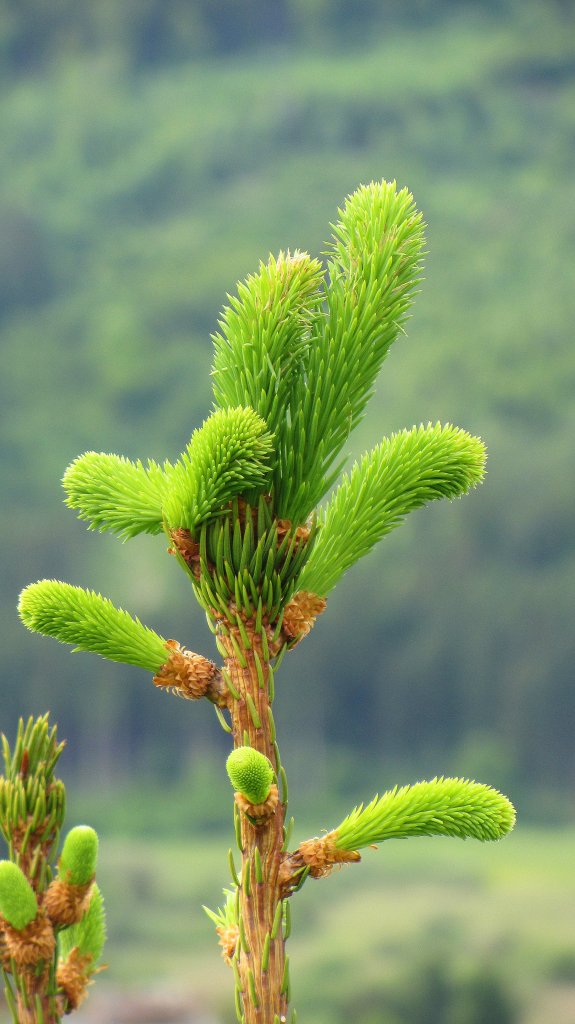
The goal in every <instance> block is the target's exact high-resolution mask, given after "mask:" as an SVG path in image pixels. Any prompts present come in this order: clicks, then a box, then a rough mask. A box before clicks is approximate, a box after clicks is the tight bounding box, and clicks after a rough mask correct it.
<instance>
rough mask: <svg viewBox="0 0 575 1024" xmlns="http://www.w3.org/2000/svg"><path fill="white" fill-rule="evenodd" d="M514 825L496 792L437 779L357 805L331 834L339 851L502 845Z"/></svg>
mask: <svg viewBox="0 0 575 1024" xmlns="http://www.w3.org/2000/svg"><path fill="white" fill-rule="evenodd" d="M514 824H515V810H514V807H513V805H512V804H511V803H510V801H509V800H508V799H507V797H505V796H503V795H502V794H501V793H499V792H498V790H496V789H492V788H491V787H490V786H484V785H482V784H481V783H478V782H470V781H469V780H467V779H444V778H437V779H433V780H432V781H431V782H417V783H416V784H415V785H414V786H403V787H401V788H399V787H397V786H396V787H395V789H392V790H390V792H388V793H384V795H383V796H382V797H377V796H376V797H374V799H373V800H372V801H371V803H370V804H368V805H367V807H364V806H363V804H360V806H359V807H356V808H355V809H354V810H353V811H352V812H351V814H350V815H348V817H347V818H346V819H345V820H344V821H342V823H341V825H339V826H338V828H337V829H335V830H334V832H335V845H336V847H337V849H339V850H361V849H362V848H363V847H366V846H370V845H371V844H372V843H382V842H384V840H386V839H405V838H407V837H408V836H455V837H457V838H459V839H467V838H469V837H471V838H474V839H480V840H482V841H486V840H495V839H501V838H502V836H504V835H505V834H506V833H507V832H510V831H511V829H512V828H513V826H514Z"/></svg>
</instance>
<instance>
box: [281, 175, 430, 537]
mask: <svg viewBox="0 0 575 1024" xmlns="http://www.w3.org/2000/svg"><path fill="white" fill-rule="evenodd" d="M339 214H340V219H339V222H338V223H337V224H336V225H335V227H334V240H333V245H332V250H333V255H332V258H331V260H330V262H329V263H328V276H329V281H328V282H327V283H326V284H325V291H324V299H325V303H324V316H323V317H322V318H321V319H318V320H316V323H315V333H314V336H313V338H312V341H311V343H310V345H309V346H308V348H307V352H306V358H305V361H304V372H303V374H302V375H300V377H299V378H298V380H297V381H296V382H295V386H294V388H293V391H292V396H291V400H290V406H289V417H286V419H285V420H284V423H283V425H282V431H281V433H280V436H279V438H278V446H279V451H280V468H279V469H278V473H277V474H276V477H277V481H276V490H277V495H278V502H279V514H280V515H285V516H287V517H288V518H290V519H292V520H293V521H295V522H302V521H304V520H305V518H306V517H307V516H308V515H309V513H310V512H311V511H312V509H313V508H314V506H315V505H316V504H317V502H318V501H319V500H320V499H321V497H322V496H323V495H324V494H325V492H326V490H327V489H328V487H329V486H330V485H331V483H332V482H333V480H334V479H335V478H336V477H337V473H338V470H337V469H335V470H333V471H330V467H331V466H332V463H333V461H334V459H336V458H337V456H338V455H339V453H340V452H341V449H342V447H343V445H344V444H345V442H346V440H347V438H348V436H349V434H350V432H351V431H352V430H353V428H354V427H355V426H356V425H357V423H358V422H359V421H360V419H361V417H362V415H363V412H364V409H365V406H366V404H367V402H368V400H369V398H370V396H371V394H372V393H373V387H374V384H375V380H376V377H377V374H378V373H379V370H380V368H381V365H382V363H383V360H384V359H385V356H386V355H387V352H388V351H389V348H390V346H391V344H392V343H393V341H394V340H395V338H396V337H397V335H398V333H399V331H400V330H401V328H402V324H403V323H404V321H405V319H406V317H407V314H408V311H409V308H410V305H411V302H412V299H413V294H414V291H415V288H416V286H417V283H418V281H419V271H420V264H421V254H422V249H423V244H424V236H423V222H422V218H421V215H420V214H419V213H418V212H417V210H416V208H415V204H414V201H413V197H412V195H411V194H410V192H408V190H407V189H401V190H400V191H397V189H396V185H395V182H385V181H383V182H372V183H371V184H370V185H367V186H363V187H361V188H359V189H358V190H357V191H356V192H354V193H353V194H352V195H351V196H349V198H348V200H347V202H346V203H345V205H344V208H343V210H340V211H339Z"/></svg>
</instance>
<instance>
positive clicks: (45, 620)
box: [19, 182, 514, 1024]
mask: <svg viewBox="0 0 575 1024" xmlns="http://www.w3.org/2000/svg"><path fill="white" fill-rule="evenodd" d="M423 246H424V226H423V222H422V218H421V215H420V214H419V213H418V211H417V210H416V208H415V204H414V201H413V198H412V196H411V194H410V193H409V192H408V191H407V189H405V188H404V189H400V190H398V189H397V188H396V186H395V183H387V182H379V183H371V184H370V185H367V186H364V187H360V188H359V189H358V190H357V191H356V192H355V193H353V194H352V195H351V196H349V197H348V199H347V200H346V202H345V204H344V206H343V208H342V209H341V210H340V211H339V219H338V221H337V223H336V225H335V227H334V230H333V238H332V241H331V243H330V249H329V254H328V260H327V266H325V267H324V266H322V264H321V263H320V262H319V261H317V260H316V259H312V258H311V257H310V256H308V255H307V254H306V253H304V252H299V251H296V252H294V253H290V252H280V254H279V255H278V256H277V257H270V258H269V259H268V261H267V262H265V263H263V262H262V263H261V264H260V266H259V268H258V270H257V271H256V272H255V273H254V274H253V275H251V276H250V277H248V278H247V280H246V281H245V282H244V283H242V284H240V285H238V288H237V291H236V293H235V294H234V295H233V296H232V297H231V298H230V299H229V304H228V306H227V307H226V308H225V309H224V311H223V313H222V316H221V320H220V321H219V330H218V332H217V333H216V334H215V336H214V338H213V342H214V349H215V352H214V362H213V370H212V379H213V409H212V412H211V413H210V415H209V416H208V417H207V419H206V420H205V422H204V423H203V424H202V425H201V426H200V427H199V428H198V429H196V430H195V431H194V432H193V434H192V436H191V439H190V442H189V444H188V445H187V447H186V449H185V451H184V452H182V454H181V455H180V456H179V457H178V458H177V459H176V460H175V462H173V463H171V462H168V461H166V462H165V463H164V464H163V465H158V464H157V463H154V462H151V461H147V462H140V461H138V462H130V461H129V460H127V459H125V458H123V457H121V456H118V455H111V454H99V453H96V452H88V453H86V454H85V455H82V456H80V457H79V458H78V459H76V461H75V462H73V463H72V465H71V466H70V467H69V469H68V470H67V471H66V473H65V475H64V480H63V483H64V489H65V491H66V495H67V498H66V500H67V504H68V505H69V506H70V508H72V509H74V510H75V511H76V512H77V513H78V515H79V516H80V518H82V519H84V520H86V521H87V522H88V524H89V527H90V528H91V529H95V530H100V531H105V530H109V531H112V532H113V533H116V534H118V535H119V537H121V538H123V539H128V538H133V537H135V536H136V535H137V534H139V533H151V534H162V533H163V534H165V535H166V536H167V538H168V541H169V551H170V553H171V554H172V555H173V556H174V558H175V560H176V561H177V563H178V564H179V566H180V568H181V569H182V570H183V572H184V573H186V575H187V576H188V578H189V582H190V584H191V589H192V591H193V594H194V596H195V598H196V599H197V601H198V602H199V603H200V605H201V606H202V608H203V609H204V611H205V613H206V617H207V621H208V624H209V626H210V629H211V630H212V633H213V634H214V639H215V645H216V647H217V650H218V652H219V655H220V658H221V664H216V663H215V662H214V661H212V660H210V659H208V658H206V657H204V656H203V655H201V654H197V653H192V652H191V651H189V650H188V649H186V648H185V647H184V646H182V645H181V644H180V643H178V642H177V641H175V640H172V639H165V638H164V637H162V636H159V635H158V634H157V633H155V632H154V631H153V630H151V629H149V628H147V627H146V626H144V625H142V624H141V623H140V622H139V621H138V619H137V618H133V617H132V616H131V615H129V614H128V613H127V612H126V611H123V610H120V609H117V608H115V607H114V605H113V604H112V603H111V602H110V601H109V600H107V599H106V598H104V597H101V596H100V595H99V594H96V593H94V592H92V591H90V590H83V589H81V588H79V587H73V586H71V585H69V584H67V583H61V582H59V581H54V580H43V581H41V582H39V583H35V584H32V585H31V586H29V587H27V588H26V589H25V590H24V591H23V593H22V595H21V599H20V606H19V608H20V615H21V617H22V620H23V622H24V623H25V625H26V626H27V627H28V628H29V629H31V630H35V631H37V632H40V633H44V634H46V635H48V636H52V637H55V638H56V639H58V640H60V641H63V642H65V643H70V644H73V645H74V650H75V651H91V652H94V653H97V654H100V655H101V656H102V657H105V658H108V659H111V660H113V661H120V662H126V663H129V664H133V665H138V666H140V667H142V668H144V669H146V670H147V671H148V672H151V673H152V674H153V682H154V683H155V685H156V686H158V687H160V688H161V689H164V690H170V691H173V693H175V694H177V695H178V696H180V697H184V698H186V699H189V700H199V699H207V700H209V701H211V702H212V704H213V705H214V708H215V711H216V713H217V715H218V718H219V721H220V723H221V725H222V727H223V729H225V730H226V732H227V733H229V736H230V744H231V745H232V744H233V750H232V751H231V753H230V756H229V758H228V761H227V770H228V774H229V777H230V781H231V783H232V786H233V788H234V790H235V798H234V803H233V813H234V831H235V842H236V844H237V848H238V853H239V860H240V861H241V863H240V864H239V865H238V864H236V859H237V855H236V857H234V855H233V854H232V853H231V851H230V857H229V861H230V872H231V880H230V882H229V884H228V886H227V887H226V889H225V890H224V897H225V900H224V904H223V906H222V908H220V909H219V910H218V911H208V914H209V916H210V917H211V919H212V920H213V922H214V923H215V925H216V931H217V933H218V936H219V940H220V944H221V946H222V952H223V955H224V957H225V960H226V962H227V963H228V964H229V965H230V967H231V970H232V974H233V980H234V985H235V1002H236V1010H237V1016H238V1020H239V1021H240V1022H242V1024H281V1022H284V1021H286V1020H287V1019H288V1012H289V1011H288V1003H289V999H290V975H289V964H288V958H287V956H286V948H285V947H286V939H287V937H288V934H289V929H290V900H291V898H292V896H293V894H294V893H295V892H297V890H298V889H299V888H301V886H302V885H303V884H304V882H305V881H306V879H307V878H309V877H311V878H321V877H324V876H326V875H328V874H329V873H330V871H331V870H332V868H333V867H334V865H336V864H342V863H346V862H349V863H352V862H357V861H359V860H360V859H361V854H360V850H362V849H363V848H364V847H366V846H370V845H371V844H373V843H382V842H385V841H387V840H388V839H391V838H403V837H408V836H419V835H444V836H456V837H460V838H466V837H468V836H471V837H474V838H476V839H480V840H494V839H499V838H500V837H501V836H503V835H504V834H505V833H506V832H508V831H509V830H510V829H511V828H512V827H513V823H514V811H513V808H512V806H511V804H510V803H509V801H508V800H507V799H506V798H505V797H504V796H502V795H501V794H500V793H498V792H497V791H496V790H493V789H490V788H489V787H488V786H485V785H481V784H478V783H475V782H471V781H468V780H464V779H446V778H436V779H433V780H432V781H429V782H418V783H416V784H415V785H413V786H407V787H404V788H402V789H398V788H396V789H393V790H391V791H390V792H387V793H385V794H384V795H383V796H382V797H375V798H373V799H372V800H371V801H370V802H368V803H367V804H366V806H363V805H362V806H359V807H356V808H355V809H353V810H352V811H351V812H350V813H349V814H348V815H347V817H345V818H344V820H343V821H342V822H341V824H340V825H338V826H337V828H335V829H331V830H330V831H328V832H326V833H324V834H323V835H322V836H321V838H312V839H309V840H306V841H305V842H302V843H300V844H299V846H298V847H297V848H295V849H293V848H291V845H290V836H291V830H292V825H293V819H291V820H290V819H288V818H287V807H288V789H287V780H286V772H285V769H284V766H283V764H282V761H281V757H280V750H279V746H278V740H277V737H276V728H275V723H274V716H273V700H274V690H275V686H276V674H277V671H278V668H279V665H280V663H281V660H282V658H283V657H284V655H286V653H288V652H289V651H290V650H291V649H292V648H293V647H295V645H296V644H298V643H299V642H300V641H301V640H303V639H304V638H305V636H306V635H307V634H308V633H309V631H310V630H311V628H312V627H313V625H314V623H315V621H316V619H317V617H318V616H319V615H321V614H323V612H324V610H325V608H326V602H327V597H328V595H329V593H330V592H331V591H332V589H333V588H334V587H335V585H336V584H337V583H338V582H339V580H340V579H341V577H342V576H343V575H344V573H345V572H346V571H347V570H348V569H350V568H351V567H352V566H353V565H354V564H355V563H356V562H357V561H358V560H359V559H360V558H361V557H362V556H363V555H365V554H367V553H368V552H369V551H370V550H371V549H372V548H373V546H374V545H375V544H376V543H377V542H378V541H379V540H380V539H381V538H382V537H384V536H385V535H386V534H387V533H389V532H390V531H391V530H392V529H394V528H395V527H396V526H398V525H399V524H400V523H401V522H402V521H403V519H404V517H405V516H406V515H407V514H408V513H409V512H411V511H412V510H414V509H417V508H420V507H421V506H423V505H426V504H427V503H428V502H430V501H433V500H435V499H438V498H449V499H453V498H456V497H459V496H461V495H463V494H465V493H466V492H468V491H469V490H471V489H472V488H474V487H475V486H476V485H477V484H479V483H480V481H481V479H482V477H483V473H484V462H485V449H484V445H483V443H482V441H481V440H480V439H479V438H477V437H473V436H471V435H470V434H468V433H466V432H465V431H464V430H462V429H460V428H458V427H454V426H452V425H450V424H447V425H440V424H438V423H437V424H428V425H427V426H424V425H420V426H415V427H413V428H412V429H410V430H404V431H401V432H399V433H397V434H394V435H393V436H391V437H388V438H385V439H383V440H382V441H380V442H379V443H378V444H377V445H376V446H375V447H374V448H373V449H372V450H371V451H369V452H367V453H366V454H365V455H364V456H363V457H362V458H361V459H360V460H359V461H358V462H357V463H356V464H355V465H354V466H353V467H352V468H351V469H350V470H349V471H348V472H347V473H344V474H343V475H341V473H342V467H343V461H344V460H343V457H342V451H343V448H344V445H345V444H346V442H347V440H348V438H349V436H350V433H351V432H352V430H353V429H354V428H355V427H356V426H357V424H358V423H359V422H360V420H361V419H362V417H363V415H364V411H365V408H366V405H367V402H368V400H369V398H370V397H371V395H372V394H373V391H374V387H375V383H376V379H377V376H378V374H379V371H380V368H381V366H382V363H383V361H384V359H385V357H386V355H387V353H388V351H389V348H390V346H391V344H392V343H393V341H394V340H395V339H396V337H397V336H398V334H400V333H402V331H403V328H404V324H405V321H406V319H407V317H408V314H409V311H410V308H411V304H412V301H413V297H414V293H415V290H416V288H417V285H418V282H419V275H420V271H421V265H422V252H423ZM334 485H335V488H334ZM332 488H334V489H333V490H332ZM329 492H331V493H329ZM324 825H325V823H324V822H319V823H318V830H319V829H321V828H322V827H323V826H324ZM27 899H28V897H26V898H25V897H24V896H23V897H22V906H23V907H26V906H27V902H26V900H27ZM28 902H29V900H28ZM23 913H24V914H25V911H23ZM291 1019H292V1020H295V1012H293V1013H292V1017H291Z"/></svg>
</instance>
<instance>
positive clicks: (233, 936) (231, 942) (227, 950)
mask: <svg viewBox="0 0 575 1024" xmlns="http://www.w3.org/2000/svg"><path fill="white" fill-rule="evenodd" d="M216 931H217V933H218V935H219V937H220V946H221V947H222V956H223V958H224V960H225V962H226V963H227V964H228V965H229V966H231V963H232V960H233V958H234V956H235V952H236V947H237V944H238V938H239V935H240V930H239V928H238V926H237V924H232V925H230V926H229V927H228V928H224V927H223V925H221V924H220V925H218V927H217V928H216Z"/></svg>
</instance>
